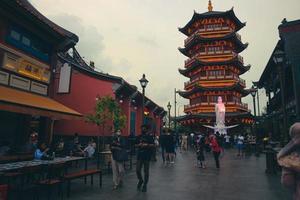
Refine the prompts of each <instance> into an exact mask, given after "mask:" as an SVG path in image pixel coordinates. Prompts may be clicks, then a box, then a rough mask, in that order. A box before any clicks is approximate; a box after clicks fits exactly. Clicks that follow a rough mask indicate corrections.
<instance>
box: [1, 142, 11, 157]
mask: <svg viewBox="0 0 300 200" xmlns="http://www.w3.org/2000/svg"><path fill="white" fill-rule="evenodd" d="M9 151H10V145H9V142H8V141H1V142H0V156H5V155H8V154H9Z"/></svg>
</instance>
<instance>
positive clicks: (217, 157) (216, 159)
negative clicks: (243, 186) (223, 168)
mask: <svg viewBox="0 0 300 200" xmlns="http://www.w3.org/2000/svg"><path fill="white" fill-rule="evenodd" d="M220 153H221V152H215V151H214V152H213V154H214V158H215V161H216V167H217V168H220V160H219V157H220Z"/></svg>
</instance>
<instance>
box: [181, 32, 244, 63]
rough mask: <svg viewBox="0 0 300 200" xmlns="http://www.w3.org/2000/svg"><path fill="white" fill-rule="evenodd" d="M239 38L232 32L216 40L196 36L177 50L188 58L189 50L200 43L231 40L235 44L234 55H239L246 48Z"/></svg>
mask: <svg viewBox="0 0 300 200" xmlns="http://www.w3.org/2000/svg"><path fill="white" fill-rule="evenodd" d="M239 37H240V36H239V35H238V34H237V33H235V32H233V33H230V34H228V35H225V36H223V37H218V38H206V37H201V36H200V35H198V34H196V35H195V36H194V37H193V39H192V40H191V41H190V42H189V43H188V44H187V45H186V46H185V47H184V48H178V50H179V51H180V52H181V53H182V54H183V55H185V56H187V57H190V56H191V55H190V53H189V50H190V49H191V47H193V46H194V45H195V44H198V43H201V42H210V41H220V40H232V41H234V42H235V44H236V45H235V47H236V49H235V51H236V53H240V52H242V51H244V50H245V49H246V48H247V47H248V45H249V44H248V43H245V44H244V43H242V41H241V40H240V38H239Z"/></svg>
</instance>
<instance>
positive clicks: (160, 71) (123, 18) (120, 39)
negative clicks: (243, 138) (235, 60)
mask: <svg viewBox="0 0 300 200" xmlns="http://www.w3.org/2000/svg"><path fill="white" fill-rule="evenodd" d="M31 2H32V3H33V5H34V6H35V7H36V8H37V9H38V10H39V11H40V12H41V13H43V14H44V15H45V16H47V17H48V18H50V19H51V20H53V21H54V22H55V23H57V24H59V25H61V26H62V27H64V28H66V29H68V30H70V31H72V32H74V33H75V34H77V35H78V36H79V43H78V44H77V49H78V50H79V52H80V54H81V55H82V56H83V57H84V58H85V60H86V61H88V62H89V60H93V61H94V62H95V65H96V67H97V70H101V71H103V72H107V73H110V74H113V75H118V76H122V77H123V78H124V79H125V80H127V81H128V82H130V83H131V84H135V85H136V86H138V87H140V84H139V82H138V80H139V79H140V78H141V76H142V74H143V73H145V74H146V78H147V79H148V80H149V84H148V86H147V88H146V93H147V95H148V96H149V97H150V98H151V99H152V100H154V101H155V102H156V103H157V104H159V105H161V106H163V107H165V108H166V105H167V103H168V101H171V102H173V98H174V93H173V92H174V88H178V89H183V83H184V82H185V81H187V78H186V77H184V76H182V75H181V74H180V73H179V72H178V68H183V65H184V60H185V59H186V57H185V56H184V55H182V54H181V53H180V52H179V51H178V50H177V48H178V47H182V46H183V41H184V39H185V36H184V35H183V34H182V33H180V32H179V31H178V29H177V28H178V27H183V26H184V25H185V24H186V23H187V22H188V21H189V20H190V19H191V17H192V15H193V12H194V10H195V11H196V12H198V13H202V12H207V4H208V0H84V1H82V0H31ZM212 2H213V7H214V10H215V11H225V10H229V9H231V8H232V7H234V11H235V13H236V15H237V17H238V18H239V19H240V20H241V21H242V22H247V25H246V27H244V28H243V29H242V30H241V31H240V32H239V33H240V34H241V35H242V40H243V42H249V47H248V48H247V49H246V50H245V51H244V52H243V53H242V54H241V55H242V56H243V57H244V61H245V64H251V65H252V68H251V70H250V71H249V72H247V73H245V74H244V75H243V76H242V78H244V79H246V81H247V87H251V82H252V81H253V80H258V79H259V77H260V75H261V73H262V71H263V69H264V67H265V65H266V63H267V61H268V59H269V57H270V54H271V52H272V50H273V48H274V47H275V44H276V42H277V41H278V39H279V36H278V29H277V27H278V25H279V24H280V22H281V21H282V19H283V18H287V20H288V21H290V20H296V19H300V12H299V11H300V10H299V9H300V0H213V1H212ZM83 84H84V83H83ZM260 96H261V97H262V98H261V107H263V106H264V105H265V98H263V97H265V92H264V91H260ZM243 101H244V102H245V103H249V108H250V109H252V98H251V97H250V95H249V96H248V97H245V98H244V99H243ZM178 102H179V103H178V104H179V112H180V113H182V111H183V105H184V104H188V101H187V100H185V99H183V98H181V97H180V98H179V100H178ZM172 105H173V103H172ZM173 112H174V111H172V113H173Z"/></svg>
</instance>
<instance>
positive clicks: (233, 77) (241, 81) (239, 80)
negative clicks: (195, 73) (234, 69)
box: [184, 74, 246, 87]
mask: <svg viewBox="0 0 300 200" xmlns="http://www.w3.org/2000/svg"><path fill="white" fill-rule="evenodd" d="M201 80H202V81H210V80H235V81H238V82H239V83H240V84H241V85H242V86H244V87H246V81H245V80H244V79H242V78H240V77H239V76H238V75H233V74H232V75H223V76H199V77H197V78H195V79H193V80H191V81H187V82H185V83H184V86H185V87H188V86H191V85H193V84H194V83H196V82H198V81H201Z"/></svg>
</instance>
